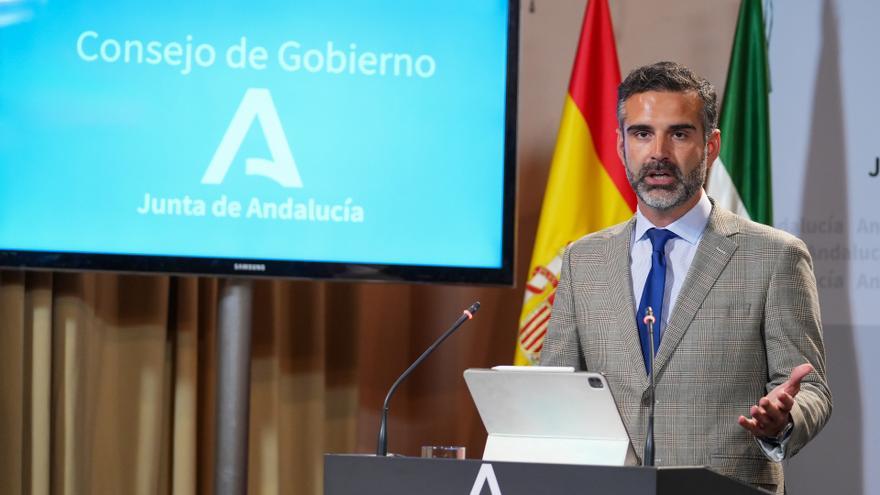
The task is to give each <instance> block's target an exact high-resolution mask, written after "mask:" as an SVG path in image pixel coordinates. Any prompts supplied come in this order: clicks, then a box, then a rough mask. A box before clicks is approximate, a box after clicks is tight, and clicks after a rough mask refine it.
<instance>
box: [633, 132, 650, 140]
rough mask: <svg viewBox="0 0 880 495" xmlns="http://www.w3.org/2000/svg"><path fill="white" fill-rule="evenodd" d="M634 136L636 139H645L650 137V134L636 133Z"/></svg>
mask: <svg viewBox="0 0 880 495" xmlns="http://www.w3.org/2000/svg"><path fill="white" fill-rule="evenodd" d="M635 136H636V138H638V139H645V138H647V137H650V134H649V133H648V132H647V131H636V133H635Z"/></svg>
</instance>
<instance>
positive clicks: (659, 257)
mask: <svg viewBox="0 0 880 495" xmlns="http://www.w3.org/2000/svg"><path fill="white" fill-rule="evenodd" d="M617 114H618V115H617V116H618V122H619V128H618V131H617V148H618V154H619V155H620V158H621V160H622V161H623V163H624V164H625V166H626V171H627V176H628V177H629V181H630V184H632V187H633V189H634V190H635V191H636V194H637V196H638V211H637V213H636V215H635V216H634V217H633V218H632V219H630V220H629V221H628V222H625V223H623V224H620V225H617V226H614V227H611V228H608V229H605V230H603V231H600V232H596V233H594V234H591V235H588V236H586V237H583V238H581V239H580V240H578V241H576V242H574V243H573V244H571V245H570V246H569V247H568V248H567V249H566V251H565V255H564V257H563V266H562V275H561V280H560V283H559V286H558V288H557V293H556V297H555V302H554V305H553V311H552V316H551V320H550V327H549V330H548V332H547V337H546V340H545V343H544V349H543V351H542V355H541V364H542V365H555V366H575V367H577V368H580V369H585V370H589V371H596V372H601V373H604V374H605V376H606V378H607V380H608V383H609V386H610V387H611V391H612V393H613V395H614V398H615V400H616V402H617V405H618V408H619V409H620V412H621V416H622V418H623V421H624V425H625V426H626V429H627V431H628V433H629V436H630V439H631V440H632V443H633V447H634V448H635V450H636V452H638V453H639V455H640V456H641V455H642V453H643V452H642V450H643V446H644V444H645V434H646V428H647V421H648V411H649V402H648V401H649V399H648V394H647V390H648V383H649V381H648V375H647V369H648V366H649V364H650V360H649V358H650V354H649V352H650V344H649V339H648V334H647V332H648V330H647V325H646V324H645V323H644V322H643V318H644V316H645V314H646V312H647V308H648V307H649V306H650V307H651V308H652V309H653V314H654V316H655V318H656V323H655V324H654V336H655V347H654V361H653V363H654V374H655V383H656V392H655V394H656V395H655V409H656V420H655V427H654V428H655V430H654V437H655V449H656V459H655V461H656V464H657V465H658V466H659V465H709V466H711V467H713V468H714V469H716V470H717V471H719V472H721V473H722V474H725V475H728V476H732V477H734V478H738V479H740V480H743V481H745V482H747V483H751V484H753V485H756V486H760V487H762V488H766V489H769V490H770V491H773V492H776V493H783V473H782V466H781V464H780V463H779V461H781V460H782V459H783V458H788V457H791V456H792V455H794V454H795V453H796V452H797V451H798V450H800V449H801V448H802V447H803V446H804V445H805V444H806V443H807V442H808V441H810V439H812V438H813V437H814V436H815V435H816V434H817V433H818V432H819V430H821V429H822V427H823V426H824V425H825V423H826V421H827V420H828V417H829V416H830V414H831V393H830V390H829V388H828V385H827V383H826V379H825V351H824V345H823V342H822V331H821V322H820V318H819V303H818V295H817V290H816V280H815V276H814V274H813V269H812V260H811V258H810V255H809V253H808V251H807V249H806V246H805V245H804V243H803V242H801V241H800V240H799V239H797V238H795V237H793V236H791V235H789V234H787V233H785V232H782V231H780V230H776V229H773V228H771V227H767V226H764V225H760V224H757V223H754V222H750V221H748V220H746V219H744V218H741V217H739V216H736V215H734V214H733V213H730V212H729V211H726V210H724V209H722V208H720V207H718V206H716V205H714V204H713V203H712V200H711V199H710V198H708V197H707V196H706V194H705V192H704V191H703V184H704V182H705V180H706V177H707V172H708V168H709V166H710V164H711V163H712V162H714V160H715V158H716V157H717V156H718V152H719V149H720V147H721V133H720V131H719V130H718V129H717V128H716V126H717V107H716V96H715V90H714V88H713V87H712V85H711V84H709V82H708V81H706V80H705V79H703V78H700V77H699V76H697V75H695V74H694V73H693V72H691V71H690V70H689V69H687V68H686V67H683V66H681V65H678V64H675V63H671V62H660V63H657V64H654V65H650V66H646V67H641V68H639V69H636V70H634V71H633V72H632V73H630V74H629V76H627V78H626V80H624V81H623V83H621V85H620V87H619V89H618V110H617ZM637 322H638V323H637Z"/></svg>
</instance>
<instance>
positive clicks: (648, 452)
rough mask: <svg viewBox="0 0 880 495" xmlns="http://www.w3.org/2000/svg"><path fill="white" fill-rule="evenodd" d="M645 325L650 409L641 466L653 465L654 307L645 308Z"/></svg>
mask: <svg viewBox="0 0 880 495" xmlns="http://www.w3.org/2000/svg"><path fill="white" fill-rule="evenodd" d="M643 321H644V322H645V325H647V326H648V342H649V344H648V345H649V346H650V350H649V351H648V368H650V370H651V371H650V372H649V373H648V376H649V378H650V385H649V387H648V399H649V400H650V401H651V409H650V412H649V413H648V431H647V432H646V433H645V457H644V459H642V465H643V466H653V465H654V321H656V319H655V318H654V308H652V307H651V306H648V307H647V308H645V319H644V320H643Z"/></svg>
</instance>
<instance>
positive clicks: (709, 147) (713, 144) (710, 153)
mask: <svg viewBox="0 0 880 495" xmlns="http://www.w3.org/2000/svg"><path fill="white" fill-rule="evenodd" d="M719 153H721V131H720V130H719V129H715V130H714V131H712V134H710V135H709V140H708V141H706V161H707V162H708V163H709V166H710V167H711V166H712V164H713V163H715V159H716V158H718V154H719Z"/></svg>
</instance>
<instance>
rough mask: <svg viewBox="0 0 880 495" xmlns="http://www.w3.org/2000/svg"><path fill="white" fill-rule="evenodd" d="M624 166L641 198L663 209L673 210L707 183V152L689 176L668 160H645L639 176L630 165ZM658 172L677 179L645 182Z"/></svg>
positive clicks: (650, 204)
mask: <svg viewBox="0 0 880 495" xmlns="http://www.w3.org/2000/svg"><path fill="white" fill-rule="evenodd" d="M624 168H625V169H626V177H627V179H629V184H630V185H631V186H632V188H633V190H634V191H635V192H636V194H637V195H638V196H639V199H641V200H642V202H643V203H645V204H646V205H647V206H649V207H651V208H654V209H655V210H661V211H667V210H671V209H673V208H675V207H677V206H680V205H682V204H684V203H685V202H687V200H689V199H691V198H693V197H694V195H695V194H697V193H698V192H699V191H700V188H702V187H703V184H705V182H706V173H707V170H708V167H707V164H706V154H705V153H704V154H703V157H702V158H701V160H700V166H699V167H696V168H694V169H693V170H692V171H691V172H690V173H688V175H687V176H685V175H683V174H682V173H681V169H679V168H678V167H677V166H676V165H675V164H674V163H672V162H670V161H666V160H664V161H656V160H651V161H649V162H645V164H644V165H643V166H642V169H641V170H639V175H638V177H635V176H633V173H632V171H631V170H630V168H629V165H626V166H625V167H624ZM657 172H665V173H667V174H669V175H671V176H672V177H675V179H676V181H675V182H673V183H672V184H669V185H662V186H661V185H650V184H648V183H647V182H645V179H646V178H647V177H648V175H650V174H651V173H657Z"/></svg>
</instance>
